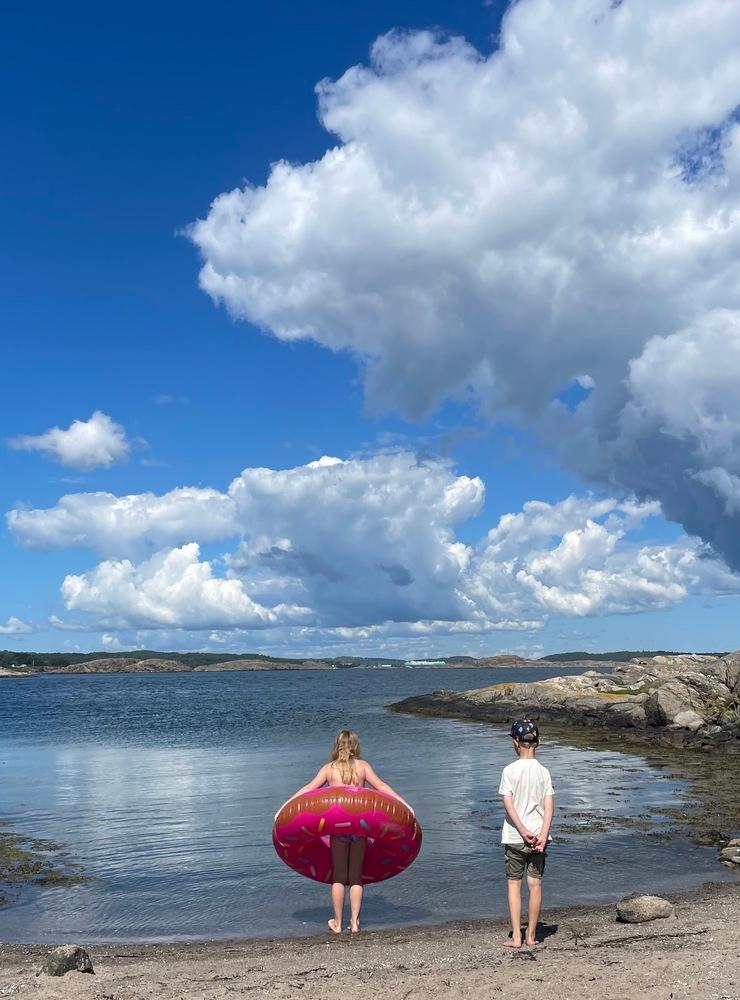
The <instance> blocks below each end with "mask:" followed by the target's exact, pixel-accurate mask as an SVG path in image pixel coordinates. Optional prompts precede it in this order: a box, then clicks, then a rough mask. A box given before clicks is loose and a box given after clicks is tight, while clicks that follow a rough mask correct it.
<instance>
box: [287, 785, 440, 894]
mask: <svg viewBox="0 0 740 1000" xmlns="http://www.w3.org/2000/svg"><path fill="white" fill-rule="evenodd" d="M333 835H334V836H342V835H343V836H348V835H349V836H355V837H365V838H366V839H367V846H366V848H365V858H364V861H363V865H362V881H363V884H364V885H368V884H369V883H370V882H383V881H385V879H388V878H393V876H394V875H398V874H399V872H402V871H403V870H404V869H405V868H408V866H409V865H410V864H411V862H412V861H414V859H415V858H416V856H417V855H418V853H419V851H420V850H421V827H420V826H419V824H418V822H417V820H416V817H415V816H414V815H413V813H412V812H411V810H410V809H407V808H406V806H405V805H404V804H403V803H402V802H399V801H398V799H394V798H392V797H391V796H390V795H385V794H384V793H383V792H376V791H374V790H373V789H370V788H355V787H353V786H351V785H336V786H330V787H328V788H327V787H324V788H319V789H318V790H317V791H313V792H304V794H303V795H298V796H297V797H296V798H294V799H291V801H290V802H288V803H287V804H286V805H284V806H283V808H282V809H281V810H280V812H279V813H278V814H277V816H276V817H275V825H274V826H273V828H272V842H273V844H274V845H275V850H276V851H277V852H278V854H279V855H280V857H281V858H282V859H283V861H284V862H285V864H286V865H288V866H289V867H290V868H292V869H293V870H294V871H297V872H298V873H299V874H300V875H305V876H306V878H312V879H314V880H315V881H316V882H325V883H329V882H333V881H334V879H333V871H332V868H333V866H332V858H331V842H330V838H331V837H332V836H333Z"/></svg>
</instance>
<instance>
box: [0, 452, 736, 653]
mask: <svg viewBox="0 0 740 1000" xmlns="http://www.w3.org/2000/svg"><path fill="white" fill-rule="evenodd" d="M483 501H484V486H483V483H482V482H481V480H480V479H478V478H471V477H468V476H464V475H456V474H455V472H454V469H453V467H452V465H451V464H450V463H449V462H447V461H443V460H440V459H435V460H432V459H429V460H426V461H420V460H419V459H418V458H417V457H416V456H415V455H412V454H410V453H408V452H398V453H393V454H391V453H386V454H380V455H375V456H373V457H371V458H365V459H349V460H346V461H342V460H340V459H338V458H322V459H320V460H319V461H317V462H311V463H309V464H308V465H304V466H298V467H296V468H293V469H285V470H274V469H265V468H257V469H245V470H244V471H243V472H242V473H241V474H240V475H239V476H237V477H236V478H235V479H234V480H233V482H232V483H231V484H230V486H229V488H228V489H227V490H226V491H225V492H220V491H219V490H216V489H190V488H182V489H176V490H172V491H171V492H169V493H165V494H163V495H161V496H157V495H154V494H140V495H134V496H128V497H117V496H114V495H113V494H110V493H78V494H75V495H70V496H66V497H62V498H61V499H60V501H59V503H58V504H57V505H56V506H55V507H52V508H50V509H46V510H44V509H37V510H24V509H20V508H18V509H15V510H13V511H11V512H10V513H9V515H8V525H9V527H10V529H11V531H12V532H13V534H14V535H15V536H16V538H17V539H18V540H19V541H20V542H21V543H23V544H25V545H28V546H31V547H34V548H42V549H50V548H72V547H77V548H80V547H82V548H89V549H92V550H94V551H96V552H97V553H99V554H100V556H102V557H103V559H102V561H101V562H100V563H99V564H98V565H97V566H94V567H93V568H92V569H90V570H88V571H87V572H84V573H79V574H72V575H69V576H67V577H66V578H65V580H64V581H63V584H62V597H63V599H64V602H65V605H66V607H67V609H68V610H69V611H72V612H74V613H75V614H76V615H79V614H83V615H88V616H90V618H91V621H93V622H95V623H96V624H97V625H99V626H101V627H104V628H113V629H125V628H138V629H147V628H151V629H161V628H165V629H167V628H176V629H192V630H198V629H207V630H211V629H214V630H230V629H232V630H233V629H274V628H282V627H285V628H296V629H299V633H298V635H297V638H298V639H306V640H307V637H308V636H309V634H311V633H312V634H314V635H319V637H320V638H321V637H323V638H327V637H329V636H331V637H332V638H334V639H337V640H346V641H352V642H354V641H357V640H362V639H370V638H375V637H381V636H383V635H388V634H389V633H390V632H392V633H393V634H398V635H406V636H410V637H423V636H436V635H441V634H445V633H450V634H453V633H457V634H462V635H480V634H483V633H486V632H490V631H531V630H536V629H538V628H541V627H542V624H543V622H544V620H545V619H546V618H547V617H548V616H551V615H568V616H575V617H585V616H592V615H600V614H615V613H630V612H636V611H643V610H654V609H658V608H665V607H668V606H670V605H673V604H675V603H677V602H680V601H682V600H683V599H684V598H685V597H686V596H687V595H688V594H690V593H702V592H704V593H730V592H740V576H737V575H735V574H732V573H730V572H729V571H728V570H727V568H726V567H725V566H724V564H723V563H722V562H721V561H719V560H717V559H714V558H712V557H711V553H709V552H708V551H707V549H706V546H703V545H701V544H700V543H698V542H696V541H694V540H691V539H688V538H680V539H678V540H676V541H673V542H670V543H666V544H662V545H657V544H650V543H647V542H645V541H643V540H641V541H638V540H637V537H638V534H637V533H638V532H643V534H644V531H645V522H646V520H647V519H649V518H650V517H651V516H654V515H656V514H658V513H659V508H658V505H657V504H655V503H647V504H646V503H638V502H636V501H634V500H622V501H618V500H616V499H612V498H594V497H569V498H567V499H566V500H563V501H561V502H559V503H555V504H548V503H544V502H538V501H531V502H529V503H527V504H525V506H524V508H523V510H522V511H520V512H519V513H516V514H507V515H505V516H504V517H502V518H501V519H500V520H499V522H498V524H497V525H496V527H495V528H493V529H492V530H491V531H489V532H488V533H487V534H486V535H485V536H484V537H483V538H481V539H480V541H478V542H477V543H476V544H464V543H463V542H462V541H460V539H459V537H458V530H459V528H460V526H461V525H464V524H465V522H467V521H468V520H469V519H470V518H472V517H474V516H475V515H477V514H479V513H480V511H481V509H482V505H483ZM206 542H209V543H216V542H229V543H230V544H229V546H228V547H227V549H226V550H225V551H224V552H223V553H222V554H221V555H220V556H217V557H211V558H210V559H204V558H203V557H202V555H201V551H200V548H199V545H200V544H203V543H206ZM55 624H57V625H58V627H62V628H69V627H72V628H78V627H79V623H73V624H70V623H65V622H63V621H60V620H59V619H57V620H56V622H55ZM316 630H319V631H318V632H317V631H316Z"/></svg>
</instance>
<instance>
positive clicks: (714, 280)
mask: <svg viewBox="0 0 740 1000" xmlns="http://www.w3.org/2000/svg"><path fill="white" fill-rule="evenodd" d="M738 37H740V5H738V4H737V3H734V2H732V0H651V2H650V3H641V2H639V0H622V2H621V3H614V2H613V0H571V2H566V0H519V2H518V3H516V4H514V5H512V7H511V8H510V9H509V11H508V12H507V14H506V16H505V18H504V21H503V24H502V29H501V33H500V39H499V45H498V47H497V48H496V49H495V50H494V51H493V52H491V53H490V54H482V53H480V52H478V51H476V50H475V49H474V48H473V47H472V46H470V45H468V44H467V43H466V42H465V41H464V40H462V39H459V38H452V39H449V38H443V37H438V36H435V35H433V34H431V33H429V32H414V33H406V34H404V33H393V34H390V35H386V36H384V37H382V38H380V39H378V40H377V41H376V43H375V45H374V46H373V48H372V52H371V60H370V64H369V65H368V66H355V67H352V68H351V69H349V70H348V71H347V72H346V73H345V74H344V75H343V76H342V77H341V78H340V79H338V80H336V81H329V80H326V81H323V82H322V83H321V84H320V85H319V88H318V96H319V111H320V116H321V120H322V122H323V124H324V126H325V127H326V129H327V130H328V131H329V132H331V133H333V134H334V135H335V136H336V137H337V144H336V145H335V146H334V147H333V148H332V149H330V150H329V151H328V152H327V153H326V154H325V155H324V156H323V157H322V158H321V159H319V160H317V161H315V162H311V163H307V164H292V163H287V162H279V163H277V164H275V165H274V166H273V168H272V170H271V173H270V176H269V179H268V181H267V183H266V184H265V185H264V186H262V187H252V186H248V187H245V188H242V189H236V190H233V191H230V192H226V193H224V194H221V195H220V196H218V197H217V198H216V199H215V201H214V202H213V204H212V206H211V209H210V211H209V213H208V214H207V216H206V217H205V218H203V219H201V220H199V221H198V222H196V223H195V224H194V225H193V226H192V228H191V238H192V240H193V241H194V243H195V244H196V245H197V247H198V248H199V250H200V252H201V254H202V257H203V268H202V271H201V275H200V282H201V286H202V287H203V288H204V289H205V291H206V292H208V294H210V295H211V296H212V297H213V299H214V300H215V301H217V302H221V303H223V304H224V305H225V306H226V307H227V308H228V309H229V311H230V312H231V313H232V314H233V315H234V316H236V317H240V318H244V319H246V320H248V321H250V322H251V323H253V324H255V325H257V326H259V327H261V328H262V329H265V330H269V331H271V332H272V333H273V334H274V335H275V336H277V337H279V338H281V339H283V340H286V341H290V340H294V339H298V338H311V339H313V340H315V341H317V342H318V343H320V344H322V345H324V346H326V347H328V348H330V349H332V350H345V349H349V350H351V351H353V352H354V354H355V355H356V356H357V357H358V358H359V359H360V360H361V362H362V364H363V365H364V368H365V374H366V387H367V394H368V398H369V401H370V402H371V403H372V404H373V405H374V406H377V407H395V408H397V409H399V410H400V411H401V412H403V413H404V414H407V415H411V416H418V415H421V414H424V413H426V412H428V411H430V410H431V409H433V408H434V407H436V406H438V405H439V404H440V403H441V402H442V401H443V400H445V399H448V398H463V397H467V396H468V395H470V394H471V393H472V394H473V397H474V398H476V399H477V400H478V403H479V405H480V407H481V408H482V409H483V410H484V411H485V412H486V413H487V414H489V415H490V416H492V417H497V416H502V415H505V416H507V418H509V419H517V420H519V421H521V422H523V423H525V424H527V425H529V426H531V427H534V428H536V429H538V430H539V431H540V433H541V434H542V435H543V438H544V439H545V440H546V441H547V442H548V443H550V444H551V445H553V446H554V447H555V448H556V449H557V450H558V452H559V454H560V455H561V457H562V459H563V460H564V461H565V462H566V463H567V464H568V465H569V466H570V467H571V468H573V469H574V470H576V471H577V472H578V473H580V474H581V475H582V476H584V477H585V478H587V479H589V480H592V481H594V482H601V483H605V484H611V488H612V489H616V490H621V491H622V492H623V494H625V495H626V494H628V493H633V492H635V493H637V494H638V495H639V496H641V497H643V498H653V499H657V500H659V501H660V502H661V503H662V505H663V508H664V511H665V513H666V514H667V516H668V517H670V518H672V519H675V520H677V521H679V522H681V523H682V524H683V525H684V526H685V527H686V528H687V530H688V531H689V532H690V533H692V534H697V535H700V536H701V537H702V538H703V539H704V540H705V541H707V542H710V543H711V544H712V545H713V546H714V547H715V548H716V549H717V550H718V551H720V552H721V553H722V554H723V555H724V556H725V557H726V558H727V559H728V560H729V561H730V562H731V563H732V564H733V565H734V566H736V567H740V531H738V522H737V517H738V513H737V507H736V500H735V497H736V495H737V494H736V485H735V479H736V478H738V477H739V476H740V467H739V466H738V462H740V459H739V458H738V455H740V450H739V449H738V448H737V439H736V434H735V429H734V428H735V425H736V412H737V410H736V407H737V402H736V401H737V393H736V392H735V391H734V390H733V389H732V388H730V389H729V391H727V386H730V387H731V386H736V385H737V384H738V381H739V380H740V352H739V351H738V349H737V345H738V342H739V336H740V335H739V334H738V330H740V124H738V121H737V112H736V109H737V108H738V106H739V105H740V59H738V54H737V38H738ZM666 357H669V358H670V363H667V364H664V363H663V361H664V359H665V358H666ZM584 373H585V374H584ZM574 383H577V384H579V385H580V386H582V387H583V388H587V389H590V390H591V392H590V395H589V398H588V399H587V400H585V401H584V402H583V403H582V404H581V405H580V406H578V407H577V408H576V410H575V412H574V413H570V412H569V411H568V410H567V409H566V408H565V407H560V406H559V405H558V404H557V403H554V402H553V400H554V398H555V397H556V396H557V395H558V394H559V393H560V392H561V391H562V390H563V389H564V388H566V387H567V386H569V385H573V384H574ZM685 390H688V391H687V392H685ZM728 489H729V490H730V494H731V495H730V496H729V499H728Z"/></svg>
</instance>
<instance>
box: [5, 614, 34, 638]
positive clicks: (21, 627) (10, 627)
mask: <svg viewBox="0 0 740 1000" xmlns="http://www.w3.org/2000/svg"><path fill="white" fill-rule="evenodd" d="M29 632H33V625H29V624H27V622H23V621H21V620H20V618H15V617H14V616H12V615H11V617H10V618H8V620H7V621H6V623H5V624H4V625H0V635H27V634H28V633H29Z"/></svg>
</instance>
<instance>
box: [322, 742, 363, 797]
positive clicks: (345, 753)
mask: <svg viewBox="0 0 740 1000" xmlns="http://www.w3.org/2000/svg"><path fill="white" fill-rule="evenodd" d="M359 758H360V737H359V736H358V735H357V733H354V732H352V730H351V729H340V730H339V732H338V733H337V735H336V737H335V739H334V746H333V747H332V748H331V757H330V758H329V760H330V763H332V764H336V767H337V770H338V771H339V776H340V777H341V779H342V781H343V782H344V784H345V785H355V784H357V768H356V766H355V764H356V762H357V761H358V760H359Z"/></svg>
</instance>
